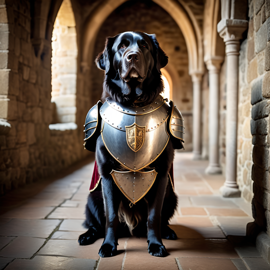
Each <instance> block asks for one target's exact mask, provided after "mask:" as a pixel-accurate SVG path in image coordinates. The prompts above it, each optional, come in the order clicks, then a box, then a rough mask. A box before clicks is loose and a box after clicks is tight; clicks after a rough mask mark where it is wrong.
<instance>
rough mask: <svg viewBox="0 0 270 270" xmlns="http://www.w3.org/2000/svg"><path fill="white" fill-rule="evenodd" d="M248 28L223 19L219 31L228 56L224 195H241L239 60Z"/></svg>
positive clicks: (244, 23)
mask: <svg viewBox="0 0 270 270" xmlns="http://www.w3.org/2000/svg"><path fill="white" fill-rule="evenodd" d="M246 28H247V21H245V20H233V19H222V20H221V21H220V22H219V24H218V32H219V34H220V36H221V37H222V38H223V39H224V42H225V46H226V57H227V75H226V85H227V100H226V105H227V115H226V181H225V183H224V185H223V186H222V187H221V189H220V192H221V194H222V196H223V197H239V196H240V194H241V193H240V190H239V188H238V185H237V183H236V176H237V175H236V173H237V170H236V169H237V126H238V121H237V120H238V68H239V65H238V60H239V43H240V42H239V40H240V39H241V37H242V33H243V32H244V31H245V29H246Z"/></svg>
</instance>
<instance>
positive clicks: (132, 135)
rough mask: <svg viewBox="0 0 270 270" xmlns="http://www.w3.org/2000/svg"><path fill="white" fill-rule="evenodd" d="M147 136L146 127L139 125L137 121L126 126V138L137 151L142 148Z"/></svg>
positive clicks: (129, 144)
mask: <svg viewBox="0 0 270 270" xmlns="http://www.w3.org/2000/svg"><path fill="white" fill-rule="evenodd" d="M144 138H145V127H141V126H138V125H137V124H136V123H134V124H132V125H131V126H126V139H127V144H128V146H129V148H130V149H131V150H132V151H134V152H137V151H139V150H140V149H141V147H142V146H143V143H144Z"/></svg>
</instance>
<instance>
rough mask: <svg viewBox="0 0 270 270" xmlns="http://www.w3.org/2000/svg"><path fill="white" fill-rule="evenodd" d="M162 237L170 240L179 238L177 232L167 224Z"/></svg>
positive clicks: (162, 231)
mask: <svg viewBox="0 0 270 270" xmlns="http://www.w3.org/2000/svg"><path fill="white" fill-rule="evenodd" d="M161 237H162V238H163V239H168V240H176V239H177V235H176V233H175V232H174V231H173V230H172V229H171V228H170V227H169V226H165V227H163V228H162V230H161Z"/></svg>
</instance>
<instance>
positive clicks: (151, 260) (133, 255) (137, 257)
mask: <svg viewBox="0 0 270 270" xmlns="http://www.w3.org/2000/svg"><path fill="white" fill-rule="evenodd" d="M147 249H148V244H147V242H146V238H130V239H129V240H128V244H127V249H126V258H125V263H124V269H125V270H134V266H135V265H136V269H140V270H149V269H158V270H161V269H162V270H163V269H170V270H178V267H177V264H176V261H175V259H174V258H172V257H169V256H168V257H165V258H157V257H154V256H151V255H150V254H149V253H148V250H147Z"/></svg>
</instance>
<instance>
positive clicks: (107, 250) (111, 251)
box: [98, 244, 117, 258]
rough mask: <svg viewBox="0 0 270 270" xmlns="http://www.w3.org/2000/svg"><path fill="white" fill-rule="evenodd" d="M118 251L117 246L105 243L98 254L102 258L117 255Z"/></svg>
mask: <svg viewBox="0 0 270 270" xmlns="http://www.w3.org/2000/svg"><path fill="white" fill-rule="evenodd" d="M116 252H117V249H116V247H113V246H111V245H110V244H103V245H102V246H101V248H100V250H99V252H98V255H99V256H100V257H102V258H104V257H112V256H115V255H116Z"/></svg>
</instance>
